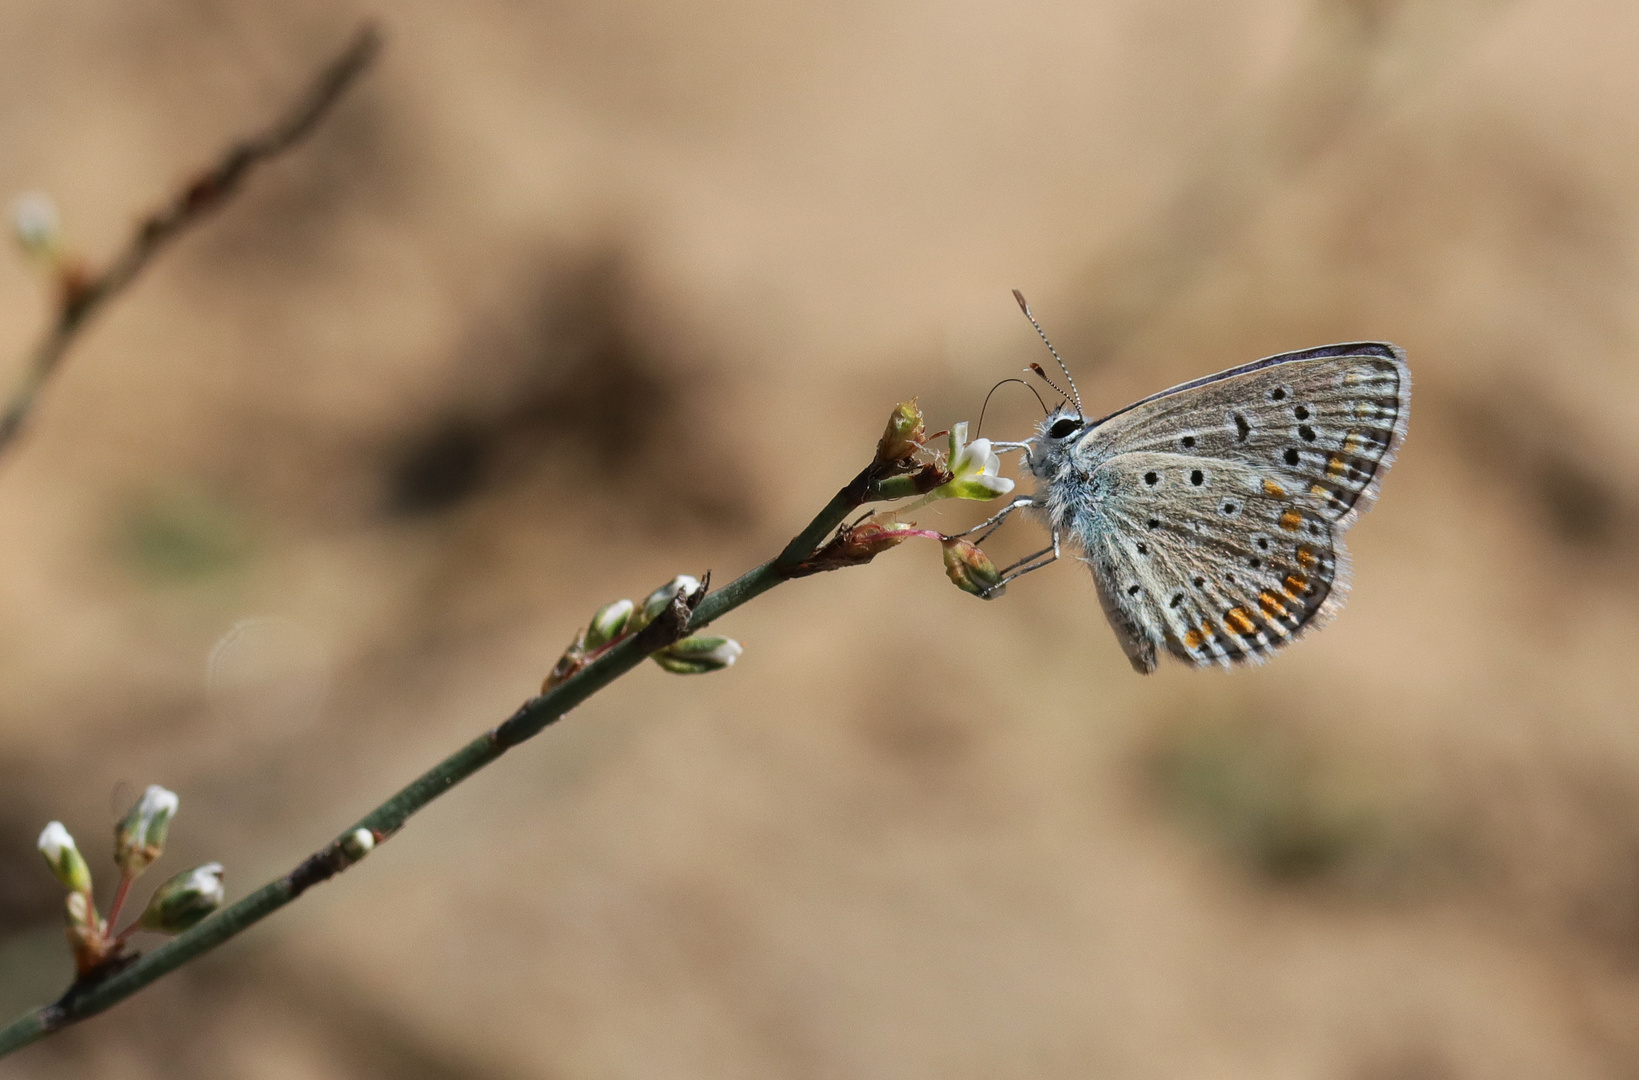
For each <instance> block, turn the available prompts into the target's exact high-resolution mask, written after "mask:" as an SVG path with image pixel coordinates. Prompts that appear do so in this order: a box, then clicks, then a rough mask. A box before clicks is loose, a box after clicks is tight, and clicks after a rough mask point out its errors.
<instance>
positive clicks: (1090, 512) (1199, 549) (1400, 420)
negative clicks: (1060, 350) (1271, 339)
mask: <svg viewBox="0 0 1639 1080" xmlns="http://www.w3.org/2000/svg"><path fill="white" fill-rule="evenodd" d="M1410 394H1411V380H1410V374H1409V371H1408V369H1407V367H1406V363H1405V358H1404V355H1403V354H1402V353H1401V352H1400V350H1399V349H1397V348H1395V347H1394V346H1392V345H1386V344H1380V343H1360V344H1354V345H1343V346H1327V347H1325V348H1321V349H1312V350H1306V351H1304V352H1298V353H1286V354H1283V355H1281V356H1275V357H1270V358H1268V359H1266V360H1260V361H1258V362H1256V363H1253V364H1248V365H1246V366H1245V367H1241V368H1235V369H1232V370H1230V371H1226V372H1223V373H1221V374H1219V375H1215V376H1210V377H1208V378H1206V379H1201V380H1198V381H1196V382H1193V383H1187V384H1185V385H1183V386H1179V387H1175V388H1173V389H1172V390H1168V391H1164V392H1163V393H1160V394H1157V395H1155V396H1154V397H1151V398H1146V399H1145V400H1143V401H1140V402H1138V403H1137V404H1135V405H1133V406H1130V407H1129V408H1127V409H1123V410H1122V411H1121V412H1119V413H1116V414H1114V415H1112V416H1110V417H1107V418H1106V419H1105V420H1103V421H1101V422H1099V423H1097V424H1095V425H1093V426H1092V427H1091V428H1090V429H1089V430H1088V432H1087V434H1086V435H1084V436H1083V437H1082V438H1081V440H1080V441H1079V442H1078V443H1077V444H1076V446H1075V447H1074V449H1073V450H1072V451H1071V454H1070V457H1071V459H1072V463H1073V465H1074V472H1075V473H1076V474H1077V475H1078V476H1079V477H1081V478H1083V480H1082V481H1081V482H1082V483H1085V484H1086V487H1085V489H1084V490H1085V491H1086V493H1087V497H1085V498H1080V499H1078V500H1077V501H1076V505H1075V508H1074V510H1073V511H1071V515H1072V516H1073V517H1074V519H1075V520H1074V521H1073V523H1072V522H1070V521H1066V522H1064V524H1066V525H1070V526H1071V528H1070V531H1071V532H1072V533H1073V534H1074V535H1075V536H1076V537H1077V538H1078V539H1080V540H1081V541H1082V544H1083V546H1084V547H1085V548H1086V550H1087V555H1088V558H1089V561H1090V562H1091V563H1092V564H1093V571H1094V577H1095V578H1096V579H1097V581H1098V586H1099V595H1100V599H1101V601H1102V602H1103V605H1104V609H1105V612H1106V614H1108V615H1109V617H1110V621H1111V624H1112V625H1113V626H1114V627H1115V629H1116V633H1117V635H1118V636H1119V637H1121V638H1122V644H1123V646H1124V648H1125V649H1126V651H1127V655H1128V657H1129V658H1130V659H1131V660H1132V662H1133V665H1134V666H1135V667H1137V668H1138V669H1139V670H1141V671H1148V670H1151V669H1153V668H1154V666H1155V656H1156V652H1157V650H1158V649H1159V648H1162V647H1164V648H1166V649H1168V650H1169V651H1171V652H1172V653H1173V654H1175V655H1177V656H1178V657H1180V658H1181V659H1184V660H1187V661H1189V662H1191V663H1194V664H1197V665H1207V664H1214V663H1218V664H1225V665H1227V664H1230V663H1233V662H1236V661H1241V660H1248V659H1251V660H1257V659H1261V658H1262V657H1263V656H1266V655H1267V654H1268V653H1270V652H1272V651H1273V650H1275V649H1278V648H1279V647H1280V646H1282V645H1284V644H1286V643H1287V642H1289V641H1291V640H1293V639H1294V638H1295V637H1296V636H1297V635H1298V634H1299V633H1301V632H1302V631H1303V630H1305V629H1309V628H1311V627H1314V626H1318V625H1320V624H1321V623H1323V622H1325V621H1326V620H1327V619H1329V618H1330V617H1331V615H1332V614H1334V613H1335V612H1336V611H1337V609H1338V608H1339V607H1340V606H1341V605H1342V601H1343V597H1344V594H1345V591H1346V588H1347V577H1348V554H1347V552H1346V551H1345V550H1344V547H1343V542H1342V533H1343V532H1344V530H1346V529H1348V528H1349V526H1350V525H1352V524H1353V522H1354V519H1355V518H1356V517H1357V516H1358V515H1359V514H1360V513H1361V512H1362V511H1363V510H1365V509H1366V508H1367V507H1368V506H1369V505H1370V504H1371V501H1372V500H1373V499H1374V498H1375V496H1376V493H1377V489H1378V486H1379V484H1380V483H1381V481H1382V476H1383V473H1384V472H1385V471H1386V470H1387V469H1388V467H1389V465H1390V464H1391V463H1392V462H1393V456H1394V452H1395V450H1396V449H1397V448H1398V446H1399V443H1400V441H1401V439H1403V438H1404V435H1405V428H1406V416H1407V410H1408V407H1409V403H1410ZM1078 487H1079V484H1078ZM1060 505H1063V504H1062V503H1061V504H1060Z"/></svg>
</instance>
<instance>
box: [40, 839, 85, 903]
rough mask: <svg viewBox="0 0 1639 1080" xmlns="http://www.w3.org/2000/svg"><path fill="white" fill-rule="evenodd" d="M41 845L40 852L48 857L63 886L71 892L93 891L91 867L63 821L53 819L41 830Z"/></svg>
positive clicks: (48, 863) (47, 859) (48, 862)
mask: <svg viewBox="0 0 1639 1080" xmlns="http://www.w3.org/2000/svg"><path fill="white" fill-rule="evenodd" d="M39 847H40V854H41V855H44V856H45V857H46V865H48V866H50V867H51V872H52V873H53V874H55V875H56V876H57V880H58V881H60V882H62V883H63V888H65V889H67V890H68V891H69V892H71V893H88V892H90V891H91V868H90V867H89V866H87V865H86V864H85V857H84V856H83V855H81V854H80V849H79V848H78V847H76V846H75V845H74V837H72V836H70V835H69V832H68V830H67V829H66V828H64V827H63V823H62V822H60V821H53V822H52V823H51V824H49V825H47V826H46V827H45V829H44V830H42V831H41V833H40V841H39Z"/></svg>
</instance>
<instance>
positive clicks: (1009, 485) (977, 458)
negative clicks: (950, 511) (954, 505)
mask: <svg viewBox="0 0 1639 1080" xmlns="http://www.w3.org/2000/svg"><path fill="white" fill-rule="evenodd" d="M1001 469H1002V459H1001V458H1000V457H998V456H997V455H996V452H995V451H994V450H992V449H991V448H990V440H989V439H974V440H973V441H972V442H968V441H967V423H966V421H964V422H962V423H960V424H955V425H953V426H952V427H951V429H950V473H951V477H950V479H949V480H947V481H946V482H945V483H943V484H941V485H939V486H938V487H936V488H934V489H933V490H932V491H931V492H929V493H928V494H929V495H930V496H932V497H934V498H944V499H980V500H983V499H994V498H996V497H997V496H999V495H1006V494H1007V493H1008V492H1010V491H1012V490H1013V481H1012V480H1009V479H1008V478H1007V477H1005V476H1002V475H1001Z"/></svg>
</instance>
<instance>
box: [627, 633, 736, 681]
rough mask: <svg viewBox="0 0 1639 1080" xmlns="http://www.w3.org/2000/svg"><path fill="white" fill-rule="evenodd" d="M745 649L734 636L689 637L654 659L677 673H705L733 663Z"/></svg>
mask: <svg viewBox="0 0 1639 1080" xmlns="http://www.w3.org/2000/svg"><path fill="white" fill-rule="evenodd" d="M744 651H745V650H744V649H742V648H741V647H740V643H739V642H738V641H735V640H734V639H733V638H726V637H688V638H684V639H683V640H682V641H675V642H673V643H672V644H670V645H668V646H666V647H665V648H664V649H661V650H660V651H659V652H656V653H654V654H652V655H651V657H650V659H652V660H653V661H654V662H655V663H657V664H659V665H660V666H661V667H663V668H665V669H666V670H667V671H669V672H671V673H672V674H673V675H703V674H705V673H706V672H708V671H721V670H723V669H724V668H726V667H733V666H734V661H736V660H738V659H740V654H741V653H742V652H744Z"/></svg>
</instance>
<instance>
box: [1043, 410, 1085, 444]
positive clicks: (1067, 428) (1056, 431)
mask: <svg viewBox="0 0 1639 1080" xmlns="http://www.w3.org/2000/svg"><path fill="white" fill-rule="evenodd" d="M1080 426H1081V424H1080V423H1079V422H1078V421H1075V420H1072V419H1070V418H1069V417H1068V416H1066V417H1065V418H1064V419H1062V420H1056V421H1054V422H1053V426H1052V427H1050V428H1048V429H1047V435H1048V437H1049V438H1052V439H1068V438H1069V437H1070V436H1071V435H1072V434H1074V433H1075V430H1076V429H1077V428H1079V427H1080Z"/></svg>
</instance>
